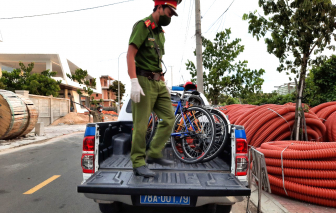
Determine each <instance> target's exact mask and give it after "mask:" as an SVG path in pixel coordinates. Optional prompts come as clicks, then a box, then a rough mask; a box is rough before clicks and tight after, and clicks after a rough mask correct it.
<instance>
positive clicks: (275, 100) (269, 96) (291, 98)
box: [242, 91, 296, 105]
mask: <svg viewBox="0 0 336 213" xmlns="http://www.w3.org/2000/svg"><path fill="white" fill-rule="evenodd" d="M295 101H296V96H295V94H294V93H292V94H287V95H279V94H278V93H277V92H276V91H273V92H272V93H262V92H260V93H255V94H252V95H251V96H249V97H248V98H246V99H244V100H242V103H244V104H253V105H263V104H280V105H283V104H285V103H289V102H292V103H293V102H295Z"/></svg>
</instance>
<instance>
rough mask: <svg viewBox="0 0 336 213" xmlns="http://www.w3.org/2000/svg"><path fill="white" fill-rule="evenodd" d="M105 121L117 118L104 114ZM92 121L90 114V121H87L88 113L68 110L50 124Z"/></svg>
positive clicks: (72, 123) (116, 118)
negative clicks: (67, 112)
mask: <svg viewBox="0 0 336 213" xmlns="http://www.w3.org/2000/svg"><path fill="white" fill-rule="evenodd" d="M104 118H105V122H110V121H116V120H118V117H117V116H112V115H106V114H105V115H104ZM90 122H93V118H92V116H90V121H89V115H84V114H81V113H76V112H70V113H69V114H67V115H66V116H64V117H62V118H59V119H57V120H56V121H54V123H52V124H51V126H57V125H62V124H66V125H74V124H87V123H90Z"/></svg>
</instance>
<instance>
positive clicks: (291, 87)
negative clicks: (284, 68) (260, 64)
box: [274, 82, 296, 95]
mask: <svg viewBox="0 0 336 213" xmlns="http://www.w3.org/2000/svg"><path fill="white" fill-rule="evenodd" d="M274 88H276V89H277V90H276V92H277V93H278V94H279V95H287V94H291V93H293V92H295V90H296V87H295V82H289V83H285V84H283V85H281V86H274Z"/></svg>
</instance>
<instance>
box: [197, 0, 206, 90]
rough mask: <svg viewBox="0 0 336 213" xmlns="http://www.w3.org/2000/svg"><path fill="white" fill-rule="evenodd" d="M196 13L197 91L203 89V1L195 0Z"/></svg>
mask: <svg viewBox="0 0 336 213" xmlns="http://www.w3.org/2000/svg"><path fill="white" fill-rule="evenodd" d="M195 10H196V11H195V14H196V61H197V91H198V92H201V93H204V90H203V57H202V26H201V3H200V0H195Z"/></svg>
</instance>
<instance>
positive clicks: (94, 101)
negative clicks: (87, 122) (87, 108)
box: [90, 96, 104, 107]
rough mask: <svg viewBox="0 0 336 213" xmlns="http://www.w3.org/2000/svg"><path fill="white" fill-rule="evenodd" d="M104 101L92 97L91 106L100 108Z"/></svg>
mask: <svg viewBox="0 0 336 213" xmlns="http://www.w3.org/2000/svg"><path fill="white" fill-rule="evenodd" d="M103 102H104V100H103V99H100V100H95V99H94V97H93V96H91V101H90V104H91V105H94V106H95V107H96V106H98V105H99V104H101V103H103Z"/></svg>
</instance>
